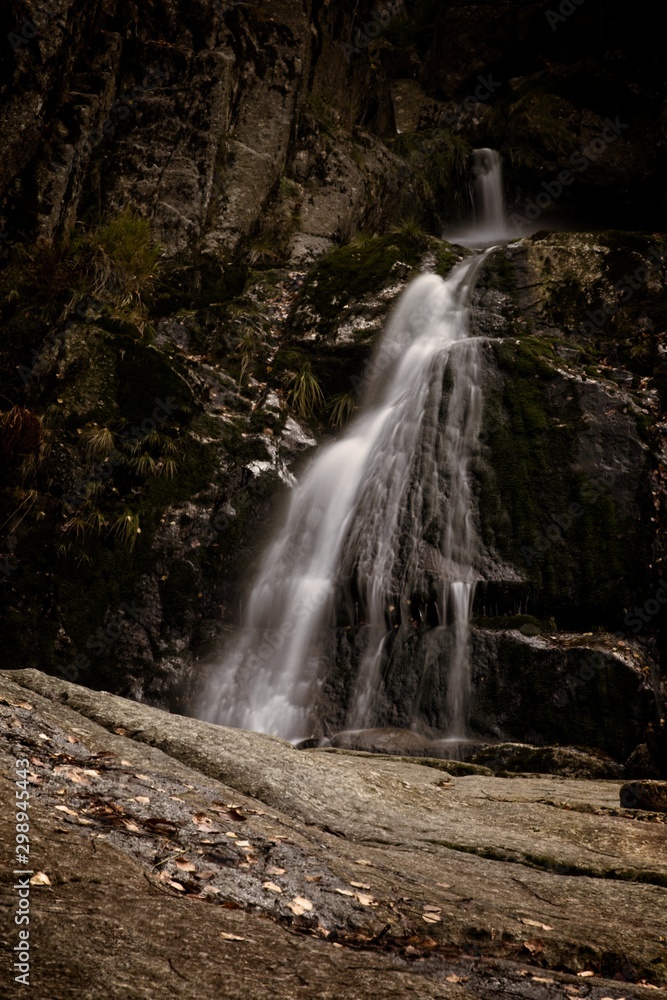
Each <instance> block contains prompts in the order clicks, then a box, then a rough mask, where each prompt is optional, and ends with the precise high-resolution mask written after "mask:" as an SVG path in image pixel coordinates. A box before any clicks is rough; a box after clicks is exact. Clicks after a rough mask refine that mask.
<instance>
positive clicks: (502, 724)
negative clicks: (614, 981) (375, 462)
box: [0, 0, 666, 757]
mask: <svg viewBox="0 0 667 1000" xmlns="http://www.w3.org/2000/svg"><path fill="white" fill-rule="evenodd" d="M548 13H549V11H548V10H547V9H545V5H544V4H539V3H533V2H527V3H511V2H508V3H503V4H500V5H492V6H490V7H488V8H484V16H480V9H479V6H478V5H471V4H467V3H456V4H445V5H441V4H434V3H429V2H415V3H412V4H410V3H407V2H406V3H405V4H403V5H399V4H394V3H389V4H384V5H382V4H380V3H377V4H374V3H368V4H361V5H357V6H356V8H354V9H353V8H352V6H351V5H349V6H348V5H343V4H341V5H337V4H333V3H330V2H327V0H324V2H314V3H307V4H296V3H292V2H288V0H283V2H280V0H274V2H267V3H259V4H255V3H232V2H229V3H226V2H220V3H218V2H204V0H200V2H196V3H190V4H188V5H187V7H185V5H180V4H178V3H173V2H171V0H169V2H164V3H160V4H157V5H151V6H150V7H144V6H141V5H136V4H133V3H129V2H124V0H104V2H101V3H99V4H97V5H93V6H91V5H84V4H81V3H79V2H78V0H52V2H51V3H50V4H49V5H48V7H45V6H44V5H37V4H30V3H28V2H24V3H19V2H13V3H12V4H10V6H9V8H8V9H7V10H6V11H5V12H3V14H2V18H3V31H2V34H3V37H6V39H7V42H6V45H5V47H4V50H3V54H2V68H1V73H2V75H1V77H0V80H1V82H0V88H1V89H0V136H1V137H2V148H3V159H2V164H0V206H1V207H2V217H3V220H4V221H3V226H2V245H3V247H4V250H3V262H2V263H3V269H2V272H1V273H0V298H1V304H2V311H3V312H2V316H3V334H2V343H1V344H0V357H1V358H2V367H1V371H0V381H1V384H0V392H1V393H2V400H1V402H0V405H1V406H2V407H3V413H2V440H1V442H0V447H1V449H2V454H3V458H4V461H5V468H6V476H5V480H4V486H3V491H2V496H1V504H2V512H3V517H2V520H3V522H4V525H3V529H2V530H3V532H4V536H3V539H2V543H1V546H2V553H1V560H2V561H1V562H0V571H1V575H0V579H1V580H2V583H0V587H1V588H2V600H3V603H4V612H3V614H4V617H3V621H4V635H3V638H4V649H5V655H6V661H7V662H8V663H10V664H11V665H15V666H26V665H27V666H38V667H40V668H43V669H46V670H48V671H50V672H53V673H63V674H64V675H65V676H68V677H69V678H70V679H77V680H81V681H82V682H84V683H87V684H90V685H92V686H95V687H101V686H104V687H107V688H110V689H112V690H114V691H117V692H121V693H124V694H129V695H132V696H134V697H137V698H143V699H147V700H150V701H153V702H157V703H160V704H163V705H168V706H170V707H172V708H182V707H183V706H184V704H185V703H186V700H187V697H189V695H190V693H191V691H192V689H193V686H194V683H195V680H196V671H195V670H194V665H195V664H196V663H198V662H201V661H205V660H206V659H207V657H208V656H209V655H210V654H211V652H212V651H214V650H215V649H217V648H219V645H220V643H221V641H222V640H223V639H224V636H225V634H226V632H227V630H228V629H230V628H232V627H233V626H234V624H235V623H236V622H237V621H238V616H239V594H240V593H242V581H243V580H244V579H246V577H247V574H248V573H249V572H252V568H253V565H254V564H255V562H256V559H257V556H258V553H259V551H260V550H261V547H262V544H263V542H264V540H265V538H266V537H267V534H268V533H269V531H270V528H271V524H272V521H273V519H275V518H276V517H277V516H279V513H278V512H279V509H280V503H281V496H284V495H285V494H286V491H287V489H288V487H289V484H290V483H291V482H292V481H293V480H292V477H293V476H294V475H295V474H297V473H298V471H299V468H300V466H301V464H302V463H303V461H304V460H305V459H306V458H307V456H308V454H309V453H311V452H312V449H313V448H314V446H315V445H316V443H317V442H319V441H322V440H325V439H326V438H327V437H328V436H330V435H332V434H335V433H337V428H339V427H340V426H341V424H342V423H344V422H345V420H346V419H348V418H349V415H350V413H351V412H352V411H353V408H354V406H355V405H356V401H357V399H358V394H359V391H360V389H363V383H364V371H365V366H366V365H367V363H368V361H369V357H370V354H371V351H372V348H373V346H374V344H375V343H376V341H377V337H378V334H379V331H380V330H381V327H382V323H383V321H384V319H385V317H386V315H387V312H388V310H389V309H390V307H391V305H392V303H393V302H394V301H395V299H396V297H397V295H398V294H399V293H400V291H401V290H402V288H403V287H404V286H405V283H406V282H407V280H408V279H409V278H410V277H411V276H412V275H414V274H415V273H417V272H418V270H420V269H423V268H426V269H432V270H437V271H439V272H440V273H442V274H447V273H448V271H449V269H450V268H451V266H452V265H453V263H455V261H456V260H458V259H460V257H461V256H462V255H463V254H465V253H466V251H463V250H462V249H460V248H456V247H452V246H450V245H449V244H446V243H443V242H442V241H441V240H440V239H439V238H438V237H439V236H440V234H441V229H442V226H443V225H444V224H445V223H446V222H451V221H453V220H454V219H455V218H456V216H457V214H461V213H462V212H463V211H464V210H465V209H466V177H467V168H468V153H469V151H470V149H471V148H472V146H473V145H477V144H488V145H495V146H498V147H499V148H501V150H502V151H503V153H504V156H505V161H506V167H507V188H508V196H509V199H510V201H511V204H512V210H513V212H514V214H515V216H517V217H518V218H520V219H524V220H527V223H530V224H531V226H532V228H534V227H535V224H539V222H538V223H536V222H535V216H534V208H535V207H536V209H537V213H538V217H539V218H542V219H543V222H544V224H545V226H546V225H555V224H559V225H562V224H563V223H564V221H568V222H569V223H570V224H572V225H579V226H580V227H581V226H583V225H589V224H592V223H595V224H596V225H599V224H600V223H601V222H603V221H604V225H605V231H604V232H597V233H593V234H588V235H587V234H585V233H579V234H576V235H575V234H560V235H548V234H546V233H537V234H535V235H534V236H532V237H527V238H525V239H523V240H522V241H520V242H519V243H517V244H514V245H512V246H510V247H507V248H505V249H499V250H498V251H496V252H495V253H494V254H493V255H492V256H491V257H490V258H489V260H488V263H487V265H486V267H485V269H484V271H483V273H482V275H481V278H480V281H479V284H478V291H477V295H476V301H475V322H476V325H477V330H478V332H479V333H480V335H482V336H484V337H486V338H488V339H487V344H486V347H485V359H486V360H485V366H486V385H487V404H486V412H485V418H484V434H483V447H482V449H481V451H480V454H479V456H478V462H477V465H476V471H475V475H476V484H477V509H478V518H479V526H480V531H481V534H482V537H483V542H484V561H483V564H482V565H481V566H480V570H481V572H482V575H483V578H484V581H485V583H484V585H483V586H481V587H480V588H479V591H478V606H477V609H476V622H475V628H476V631H475V637H474V643H475V664H476V667H475V669H476V672H477V676H476V690H477V692H478V700H477V708H476V713H477V714H476V716H475V719H474V723H475V726H476V727H477V729H478V730H480V731H481V732H483V733H485V734H486V735H488V736H492V735H493V736H495V735H506V736H508V737H512V738H517V739H522V740H531V739H532V740H536V741H539V740H542V739H544V740H550V741H553V740H563V741H579V740H581V741H584V740H585V741H586V742H589V743H591V744H592V745H597V746H601V747H603V748H605V749H606V750H608V751H609V752H611V753H613V754H615V755H616V756H618V757H622V756H625V755H626V754H627V753H628V752H629V751H630V750H631V749H632V747H633V746H634V744H635V743H638V742H640V740H641V737H642V734H643V727H644V725H645V723H646V721H647V720H648V719H649V718H650V717H651V716H652V715H653V714H654V713H655V712H656V708H655V705H656V697H657V698H658V701H659V699H660V697H661V694H660V683H661V682H660V674H659V654H660V650H659V649H658V648H657V647H656V638H657V637H659V635H660V628H662V627H663V611H662V607H663V606H662V604H661V602H660V599H659V596H656V595H659V594H661V593H662V591H661V590H660V587H661V582H660V581H661V578H662V574H663V566H664V563H663V560H664V543H663V538H664V535H663V533H662V528H663V519H664V489H665V487H664V478H663V477H664V465H665V462H664V423H663V412H664V400H665V391H666V390H665V382H664V379H665V367H664V365H665V361H664V344H663V336H664V329H665V325H664V320H665V316H664V301H665V299H664V268H663V257H662V255H663V247H664V245H663V241H662V239H661V238H660V236H649V235H645V234H643V233H641V232H635V233H631V232H629V231H627V230H626V231H614V230H609V226H610V225H625V226H626V227H628V226H629V227H634V228H642V229H646V228H648V227H649V225H650V226H651V228H653V227H655V226H657V225H659V224H661V223H662V221H663V220H664V207H663V206H662V204H661V200H660V199H661V197H662V195H661V191H662V185H661V177H662V165H663V161H664V116H663V103H662V102H663V90H662V87H663V80H662V76H661V72H662V71H661V62H660V58H659V53H658V51H657V47H656V46H657V41H656V38H657V36H655V34H654V32H653V31H652V25H651V19H650V15H648V14H646V15H645V16H642V18H638V19H635V20H634V21H633V24H632V26H630V27H629V28H628V27H627V24H626V20H627V19H626V18H625V17H624V9H623V7H622V5H620V4H615V3H608V2H605V3H600V4H597V5H593V4H591V5H590V8H589V7H588V5H585V4H584V5H581V6H580V7H579V8H577V9H576V10H575V11H574V12H573V13H572V14H571V15H568V17H566V18H565V20H564V21H563V22H561V21H556V22H553V23H551V22H550V20H549V17H548ZM558 16H559V17H563V16H564V15H562V14H559V15H558ZM489 19H490V20H489ZM489 24H492V25H493V31H490V30H487V29H488V26H489ZM609 123H611V124H609ZM582 156H583V162H584V163H585V166H584V167H583V168H582V166H581V164H582V159H581V158H582ZM573 157H574V158H575V159H574V160H573ZM577 157H578V158H579V159H578V161H577V160H576V158H577ZM575 161H576V162H578V163H579V167H577V166H576V162H575ZM566 168H568V169H570V170H571V173H572V176H573V177H574V180H573V181H572V182H569V181H568V183H567V184H565V183H564V181H561V180H558V178H559V177H560V175H561V173H562V171H563V170H564V169H566ZM545 185H547V187H545ZM549 185H550V186H549ZM558 188H559V190H558ZM647 219H650V222H649V221H647ZM427 541H428V540H427ZM429 573H430V571H429V567H428V565H425V566H424V573H423V581H422V585H421V587H420V591H419V593H417V594H415V597H414V600H413V601H412V602H411V608H410V612H409V614H407V613H406V614H405V615H404V617H403V619H402V620H401V623H400V627H399V631H398V636H397V641H396V648H397V650H399V651H400V650H403V652H400V655H398V654H397V657H396V659H395V660H394V661H393V666H392V669H391V670H390V672H389V674H388V676H387V678H386V685H385V686H386V692H387V712H386V721H387V722H392V723H401V722H404V721H405V718H406V715H405V713H406V711H407V706H408V705H414V704H415V699H416V701H417V703H418V705H419V709H420V711H421V712H422V713H423V717H424V719H425V721H426V722H427V723H428V724H429V725H432V726H436V727H437V725H438V722H439V721H440V719H441V711H442V705H441V701H440V700H439V695H438V691H439V690H440V688H441V679H438V677H439V675H438V671H440V670H441V669H442V668H441V666H440V664H441V659H442V657H441V650H440V649H439V646H438V641H439V640H438V636H437V633H436V632H434V630H433V628H432V625H433V616H432V614H431V612H430V610H429V602H430V601H431V600H432V586H431V580H430V576H429ZM618 633H623V634H622V635H619V634H618ZM552 636H553V637H555V638H552ZM332 642H335V643H336V644H337V648H338V649H339V657H340V659H339V662H340V663H341V669H340V671H339V673H338V674H336V675H332V677H331V678H330V680H329V684H328V687H327V689H326V690H325V692H324V694H323V697H324V698H325V700H327V701H328V703H329V704H330V710H329V719H330V724H331V727H333V728H335V727H336V725H337V724H338V723H339V722H340V719H341V717H342V711H343V708H344V705H345V699H346V697H348V695H349V680H350V670H351V665H352V664H353V663H354V658H355V655H356V654H355V627H354V625H349V624H348V625H345V626H342V625H341V627H340V629H339V630H338V631H337V632H336V633H335V635H332ZM429 671H431V674H430V676H431V680H432V684H431V688H430V690H431V694H430V695H429V696H428V697H426V698H425V699H423V698H422V696H421V694H420V678H423V677H424V676H426V675H427V674H428V672H429ZM535 704H537V705H539V706H540V710H539V711H538V713H537V714H535V712H534V709H533V707H532V706H534V705H535ZM610 719H613V720H614V722H613V724H610V723H609V720H610Z"/></svg>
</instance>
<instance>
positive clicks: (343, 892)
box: [334, 889, 354, 897]
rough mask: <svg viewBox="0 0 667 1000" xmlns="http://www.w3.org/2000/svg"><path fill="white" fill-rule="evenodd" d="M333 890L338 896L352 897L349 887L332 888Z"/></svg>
mask: <svg viewBox="0 0 667 1000" xmlns="http://www.w3.org/2000/svg"><path fill="white" fill-rule="evenodd" d="M334 892H337V893H338V894H339V895H340V896H352V897H354V893H353V892H352V890H351V889H334Z"/></svg>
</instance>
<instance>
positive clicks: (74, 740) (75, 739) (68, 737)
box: [65, 736, 79, 743]
mask: <svg viewBox="0 0 667 1000" xmlns="http://www.w3.org/2000/svg"><path fill="white" fill-rule="evenodd" d="M65 739H66V740H67V742H68V743H78V742H79V741H78V740H77V738H76V736H66V737H65Z"/></svg>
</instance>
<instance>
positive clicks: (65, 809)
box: [55, 806, 76, 816]
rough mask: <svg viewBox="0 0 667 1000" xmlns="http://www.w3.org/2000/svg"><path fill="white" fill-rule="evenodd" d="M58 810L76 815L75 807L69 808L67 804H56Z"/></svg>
mask: <svg viewBox="0 0 667 1000" xmlns="http://www.w3.org/2000/svg"><path fill="white" fill-rule="evenodd" d="M55 808H56V809H57V810H58V812H61V813H67V815H68V816H76V813H75V812H74V810H73V809H69V808H68V807H67V806H55Z"/></svg>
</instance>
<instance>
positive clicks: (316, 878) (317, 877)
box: [304, 875, 322, 882]
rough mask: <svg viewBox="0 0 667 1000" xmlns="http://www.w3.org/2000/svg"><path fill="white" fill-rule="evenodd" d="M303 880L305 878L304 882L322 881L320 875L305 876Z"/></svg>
mask: <svg viewBox="0 0 667 1000" xmlns="http://www.w3.org/2000/svg"><path fill="white" fill-rule="evenodd" d="M304 878H305V880H306V882H321V881H322V876H321V875H305V876H304Z"/></svg>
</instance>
